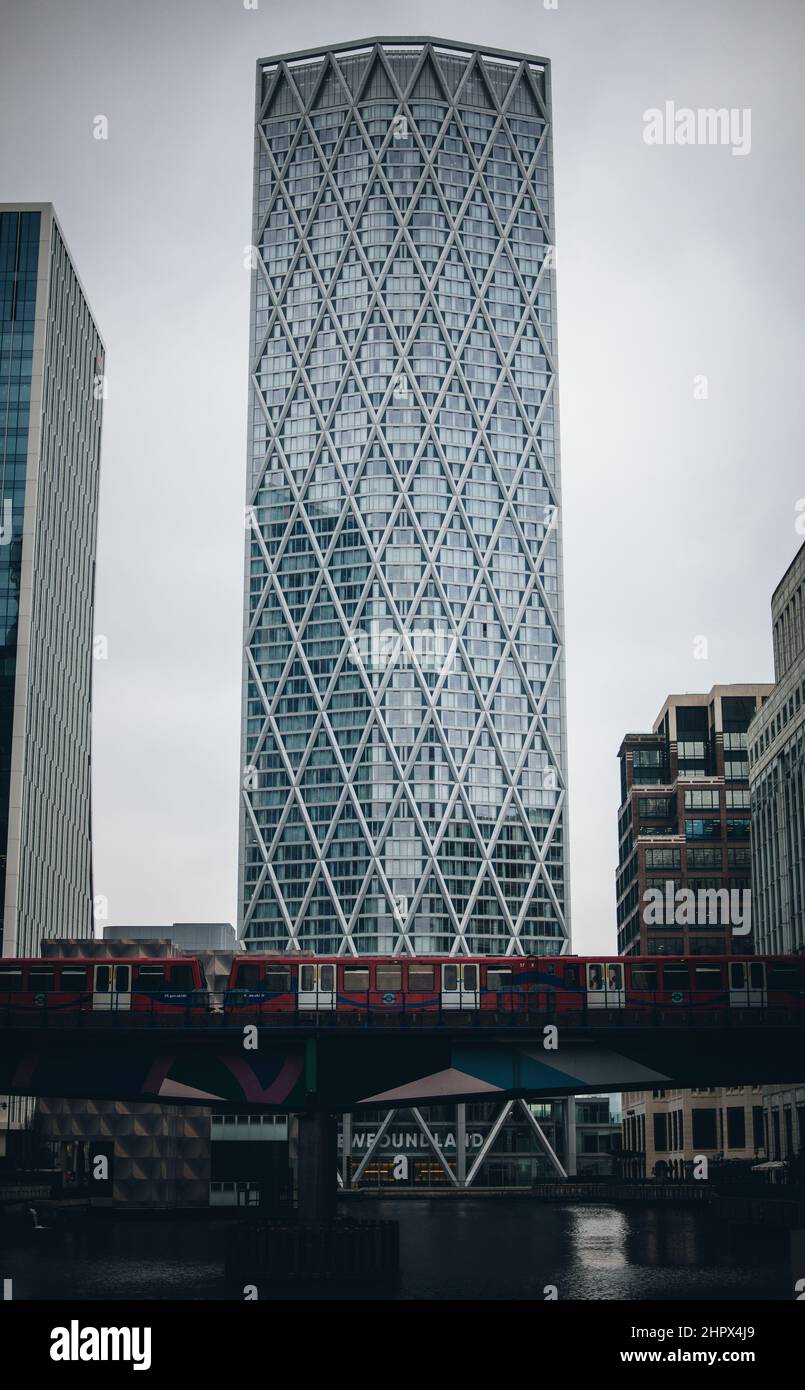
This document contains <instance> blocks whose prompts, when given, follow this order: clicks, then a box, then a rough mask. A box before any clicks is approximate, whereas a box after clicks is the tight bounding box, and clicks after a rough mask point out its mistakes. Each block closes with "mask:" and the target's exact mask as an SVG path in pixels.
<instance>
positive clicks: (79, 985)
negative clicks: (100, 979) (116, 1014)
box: [0, 965, 87, 993]
mask: <svg viewBox="0 0 805 1390" xmlns="http://www.w3.org/2000/svg"><path fill="white" fill-rule="evenodd" d="M61 987H62V990H64V991H65V993H67V992H72V991H73V990H75V991H76V992H80V991H82V990H85V989H86V988H87V967H86V966H85V965H63V966H62V968H61ZM0 988H1V987H0Z"/></svg>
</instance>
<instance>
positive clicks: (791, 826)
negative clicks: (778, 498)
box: [748, 544, 805, 1164]
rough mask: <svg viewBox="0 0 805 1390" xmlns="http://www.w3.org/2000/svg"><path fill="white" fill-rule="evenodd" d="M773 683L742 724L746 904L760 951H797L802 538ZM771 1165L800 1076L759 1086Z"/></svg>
mask: <svg viewBox="0 0 805 1390" xmlns="http://www.w3.org/2000/svg"><path fill="white" fill-rule="evenodd" d="M771 609H772V631H773V645H774V678H775V685H774V689H773V690H772V692H771V694H770V695H769V698H768V700H766V702H765V704H764V705H763V708H762V709H761V710H760V712H759V714H758V716H757V718H756V719H755V720H753V722H752V724H751V725H750V726H749V735H748V737H749V786H750V793H751V818H752V894H753V898H752V902H753V908H754V914H755V939H756V942H757V949H758V951H760V952H762V953H763V954H764V955H780V954H782V955H790V954H799V953H800V952H802V951H805V544H803V545H801V546H800V548H799V551H798V552H797V554H796V556H795V557H794V559H793V560H792V562H791V564H790V565H789V567H788V569H787V570H786V572H785V574H784V575H783V577H782V579H781V580H780V583H779V584H778V586H777V588H776V589H775V591H774V594H773V597H772V603H771ZM763 1107H764V1112H765V1126H766V1150H767V1153H768V1156H769V1161H770V1162H772V1163H789V1164H790V1163H791V1162H792V1160H796V1161H797V1163H801V1162H802V1157H803V1155H805V1082H803V1084H802V1085H800V1086H766V1087H764V1090H763Z"/></svg>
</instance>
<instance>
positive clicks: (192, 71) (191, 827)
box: [0, 0, 805, 952]
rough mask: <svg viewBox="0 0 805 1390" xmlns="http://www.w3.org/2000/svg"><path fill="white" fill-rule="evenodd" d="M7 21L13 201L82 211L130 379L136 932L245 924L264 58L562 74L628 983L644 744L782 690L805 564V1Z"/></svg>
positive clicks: (587, 869)
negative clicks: (714, 137)
mask: <svg viewBox="0 0 805 1390" xmlns="http://www.w3.org/2000/svg"><path fill="white" fill-rule="evenodd" d="M247 3H248V0H247ZM251 3H254V0H251ZM0 15H1V16H2V20H1V21H0V25H1V27H0V103H2V122H0V200H31V199H47V200H50V201H52V202H53V203H54V204H55V206H56V210H57V213H58V216H59V218H60V220H61V223H62V226H63V228H64V231H65V235H66V237H67V240H68V244H69V246H70V249H71V251H72V254H73V257H74V259H75V262H76V265H77V268H78V271H79V274H80V276H81V278H82V281H83V283H84V286H85V288H86V290H87V293H88V296H89V298H90V302H91V305H92V308H93V311H94V314H95V317H96V319H97V322H98V325H99V327H100V330H101V333H102V335H103V337H104V339H105V342H106V347H107V366H108V372H109V399H108V401H107V404H106V407H105V412H104V435H103V455H102V485H101V515H100V541H99V555H98V587H97V615H96V625H95V627H96V632H97V633H99V634H103V635H105V636H106V637H107V639H108V645H109V657H108V660H107V661H106V662H97V663H96V666H95V713H94V754H93V762H94V807H93V816H94V840H95V880H96V882H95V890H96V893H99V894H104V895H105V896H106V897H107V898H108V900H109V921H110V922H111V923H113V924H122V923H126V922H129V923H131V922H139V923H143V924H145V923H161V922H170V921H173V920H184V921H188V920H230V921H233V922H234V921H235V920H236V892H237V797H238V770H239V718H240V681H241V658H240V642H241V622H242V581H243V525H242V518H243V501H244V492H245V472H246V401H247V371H248V317H249V273H248V272H247V271H246V270H245V269H244V268H243V248H244V246H245V245H246V244H247V243H248V242H249V240H250V227H251V189H252V154H253V134H252V120H253V100H254V64H255V61H256V59H257V58H259V57H267V56H270V55H271V54H274V53H282V52H287V51H290V50H294V49H299V48H307V47H312V46H314V45H320V44H321V45H326V44H328V43H337V42H343V41H352V40H356V39H361V38H365V37H369V36H373V35H378V34H381V35H392V34H396V35H402V36H408V35H418V34H425V35H435V36H437V37H440V38H449V39H454V40H460V41H462V42H466V43H478V44H481V45H483V44H489V45H493V46H495V47H511V48H513V49H516V50H521V51H525V52H530V53H534V54H537V55H541V56H545V57H548V58H550V59H551V61H552V65H553V96H554V141H555V143H554V151H555V160H556V167H555V178H556V205H557V243H558V292H559V293H558V313H559V364H560V400H561V421H562V472H563V490H564V508H563V512H564V515H563V530H564V547H565V584H566V618H567V656H568V712H569V728H570V748H569V763H570V768H569V776H570V850H571V855H570V873H571V898H572V918H573V941H574V948H575V949H576V950H577V951H579V952H585V951H590V950H593V949H595V950H608V951H613V952H614V950H615V949H616V938H615V892H614V872H615V863H616V857H617V839H616V815H617V806H618V799H619V792H618V767H617V757H616V755H617V751H618V746H619V744H620V740H621V738H622V736H623V734H624V733H625V732H626V731H627V730H639V729H647V728H650V727H651V724H652V722H653V720H654V718H655V717H656V715H657V714H658V712H659V710H660V707H661V705H662V703H663V700H664V699H665V696H666V695H667V694H668V693H669V692H671V691H680V690H709V688H710V687H711V686H712V685H713V684H716V683H720V682H726V681H751V680H769V679H771V675H772V663H771V633H770V619H769V601H770V596H771V591H772V589H773V587H774V585H775V583H776V582H777V580H778V579H779V577H780V576H781V575H782V573H783V571H784V570H785V568H786V566H787V565H788V564H789V562H790V560H791V558H792V556H793V555H794V553H795V551H796V549H797V547H798V545H799V544H800V543H801V537H800V536H798V535H797V532H796V529H795V515H796V514H795V503H796V501H797V499H798V498H801V497H805V463H803V449H802V436H803V399H804V398H805V391H804V390H803V383H802V364H803V333H802V324H803V321H804V320H805V305H804V304H803V289H804V288H805V274H804V273H803V249H802V248H803V176H804V175H803V171H804V170H805V159H804V158H803V145H804V144H805V140H804V139H803V129H805V96H804V95H803V73H802V53H803V50H804V49H805V7H804V6H803V5H802V3H801V0H765V2H764V3H763V4H759V3H757V0H611V2H610V0H558V4H557V7H556V8H555V9H554V8H547V9H546V8H545V6H544V5H543V3H542V0H523V2H522V3H520V0H495V3H494V4H491V3H489V0H485V2H484V3H478V0H435V2H434V0H426V3H422V2H421V0H406V3H405V4H401V3H399V0H396V3H392V0H365V3H359V2H358V0H349V2H348V3H341V4H335V3H333V2H332V0H328V2H327V3H324V0H295V3H293V4H288V3H287V2H286V0H282V3H279V0H258V5H257V8H256V9H251V8H249V9H247V8H245V7H244V0H0ZM666 101H673V102H674V103H675V106H676V107H677V108H679V107H690V108H693V109H697V108H700V107H726V108H736V109H737V110H739V111H743V110H744V109H745V108H748V109H749V110H750V111H751V148H750V150H749V153H748V154H746V155H744V156H735V155H733V154H732V153H731V150H730V148H729V147H725V146H709V147H707V146H705V147H700V146H656V145H647V144H646V143H645V142H644V140H643V131H644V119H643V118H644V113H645V112H646V111H647V110H649V109H650V108H664V104H665V102H666ZM98 115H103V116H105V117H106V118H107V120H108V127H109V129H108V139H107V140H105V141H103V140H97V139H94V138H93V122H94V119H95V117H96V116H98ZM700 375H703V376H705V377H706V378H707V391H708V397H707V399H706V400H705V399H696V398H695V395H694V379H695V378H696V377H697V376H700ZM699 636H705V637H706V638H707V639H708V657H707V659H706V660H702V659H695V658H694V638H696V637H699Z"/></svg>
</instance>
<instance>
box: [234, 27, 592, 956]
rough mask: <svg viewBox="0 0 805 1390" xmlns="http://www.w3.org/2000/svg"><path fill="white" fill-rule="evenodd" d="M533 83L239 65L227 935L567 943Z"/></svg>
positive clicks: (511, 67)
mask: <svg viewBox="0 0 805 1390" xmlns="http://www.w3.org/2000/svg"><path fill="white" fill-rule="evenodd" d="M550 121H551V117H550V77H549V68H548V64H547V63H546V62H545V61H544V60H543V59H538V58H533V57H529V56H527V55H522V54H514V53H508V52H506V53H502V52H498V51H495V50H490V49H484V50H476V49H473V48H471V47H468V46H466V45H460V44H455V43H451V42H441V41H435V40H433V41H431V40H427V39H394V40H391V39H389V40H386V39H381V40H367V41H365V42H363V43H357V44H344V45H340V46H337V47H334V48H332V49H329V50H315V51H309V52H304V53H295V54H289V55H284V56H282V57H276V58H269V59H266V60H264V61H261V62H260V63H259V64H258V69H257V109H256V130H255V151H256V153H255V169H254V174H255V183H254V231H253V243H254V246H253V256H254V267H255V268H254V275H253V294H252V309H251V340H250V341H251V348H250V355H251V379H250V384H251V395H250V417H249V437H250V450H251V457H250V465H249V469H250V471H249V484H248V499H247V500H248V506H247V512H246V520H247V528H248V529H247V561H246V569H247V576H246V604H245V651H244V694H243V700H244V704H243V743H242V759H243V792H242V807H241V862H240V882H241V898H242V902H241V918H240V924H239V930H240V934H241V936H242V938H243V941H244V944H245V945H246V946H247V947H249V948H254V949H260V950H267V949H268V950H278V949H279V950H284V949H286V948H287V949H291V950H314V951H317V952H319V953H324V952H342V953H349V952H353V951H354V952H372V953H375V952H377V953H384V954H386V953H387V954H391V953H399V952H402V953H410V954H421V953H426V952H454V953H456V954H459V955H460V954H463V953H473V952H483V953H489V952H513V953H531V952H540V953H543V954H547V953H558V952H560V951H561V950H562V947H563V945H564V944H565V942H566V941H567V939H568V892H567V862H566V861H567V840H566V835H567V827H566V749H565V739H566V728H565V698H564V669H563V609H562V601H563V594H562V556H561V526H560V521H559V518H560V512H559V507H560V500H561V499H560V476H559V454H558V409H557V397H556V393H557V384H556V383H557V377H556V309H555V285H554V271H553V268H552V256H551V251H552V243H553V241H554V213H553V187H552V149H551V125H550Z"/></svg>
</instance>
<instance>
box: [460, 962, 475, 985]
mask: <svg viewBox="0 0 805 1390" xmlns="http://www.w3.org/2000/svg"><path fill="white" fill-rule="evenodd" d="M461 976H462V979H461V988H462V989H477V988H478V966H477V965H465V966H464V967H463V969H462V972H461Z"/></svg>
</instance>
